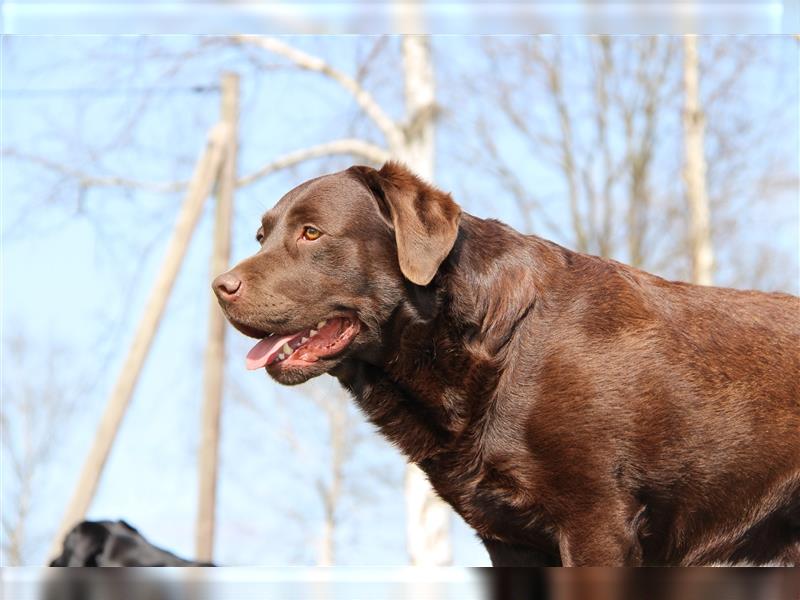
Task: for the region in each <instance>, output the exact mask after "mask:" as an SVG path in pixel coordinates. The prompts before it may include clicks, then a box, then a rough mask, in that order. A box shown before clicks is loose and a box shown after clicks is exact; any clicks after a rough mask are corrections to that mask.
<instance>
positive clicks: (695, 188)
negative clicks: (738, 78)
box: [683, 35, 714, 285]
mask: <svg viewBox="0 0 800 600" xmlns="http://www.w3.org/2000/svg"><path fill="white" fill-rule="evenodd" d="M683 52H684V57H683V81H684V92H685V107H684V111H683V131H684V144H685V147H686V151H685V159H686V164H685V167H684V180H685V182H686V200H687V203H688V205H689V229H690V232H689V238H690V241H691V259H692V281H693V282H694V283H698V284H700V285H711V283H712V281H713V273H714V251H713V248H712V244H711V215H710V210H709V203H708V190H707V187H706V158H705V144H704V140H705V115H704V114H703V108H702V106H701V105H700V66H699V59H698V55H697V36H696V35H686V36H684V38H683Z"/></svg>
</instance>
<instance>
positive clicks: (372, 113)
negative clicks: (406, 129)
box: [229, 34, 403, 148]
mask: <svg viewBox="0 0 800 600" xmlns="http://www.w3.org/2000/svg"><path fill="white" fill-rule="evenodd" d="M229 39H230V40H231V41H233V42H234V43H236V44H251V45H255V46H258V47H260V48H263V49H264V50H267V51H268V52H273V53H275V54H279V55H280V56H283V57H285V58H287V59H289V60H290V61H292V62H293V63H294V64H295V65H297V66H298V67H300V68H301V69H305V70H307V71H314V72H317V73H322V74H323V75H325V76H327V77H329V78H330V79H333V80H334V81H336V82H337V83H338V84H339V85H340V86H342V87H343V88H344V89H345V90H346V91H347V92H349V93H350V95H352V96H353V98H354V99H355V101H356V102H357V103H358V105H359V106H360V107H361V108H362V109H363V111H364V112H365V113H366V114H367V115H368V116H369V117H370V118H371V119H372V120H373V121H374V122H375V124H376V125H377V126H378V128H379V129H380V130H381V131H382V132H383V134H384V135H385V136H386V141H387V142H388V143H389V146H390V147H392V148H396V147H399V146H400V144H401V143H402V139H403V133H402V131H401V129H400V127H398V125H397V124H396V123H395V122H394V121H393V120H392V119H391V117H389V115H387V114H386V113H385V112H384V111H383V109H382V108H381V107H380V105H379V104H378V102H377V101H376V100H375V98H374V97H373V96H372V94H370V93H369V92H368V91H367V90H365V89H364V88H363V87H362V86H361V84H359V83H358V82H357V81H356V80H355V79H353V78H352V77H350V76H349V75H347V74H346V73H343V72H341V71H339V70H338V69H334V68H333V67H332V66H331V65H329V64H328V63H327V62H325V61H324V60H322V59H321V58H319V57H317V56H312V55H311V54H306V53H305V52H303V51H302V50H298V49H297V48H294V47H292V46H290V45H288V44H285V43H283V42H282V41H280V40H278V39H276V38H273V37H263V36H258V35H248V34H241V35H234V36H231V37H230V38H229Z"/></svg>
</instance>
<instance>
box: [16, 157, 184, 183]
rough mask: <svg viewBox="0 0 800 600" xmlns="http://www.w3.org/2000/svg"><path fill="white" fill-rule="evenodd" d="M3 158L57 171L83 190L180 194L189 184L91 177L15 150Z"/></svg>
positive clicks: (62, 165)
mask: <svg viewBox="0 0 800 600" xmlns="http://www.w3.org/2000/svg"><path fill="white" fill-rule="evenodd" d="M3 157H4V158H6V157H7V158H15V159H18V160H23V161H27V162H31V163H33V164H36V165H39V166H41V167H44V168H45V169H47V170H49V171H55V172H56V173H60V174H61V175H64V176H66V177H69V178H70V179H74V180H76V181H77V183H78V185H79V186H80V187H82V188H90V187H124V188H131V189H139V190H144V191H148V192H157V193H162V194H171V193H175V192H180V191H181V190H182V189H184V188H185V187H186V186H187V184H188V182H187V181H170V182H164V183H159V182H150V181H137V180H135V179H128V178H126V177H117V176H109V177H99V176H95V175H89V174H88V173H85V172H83V171H80V170H78V169H74V168H72V167H69V166H67V165H64V164H61V163H58V162H55V161H52V160H49V159H47V158H44V157H42V156H36V155H34V154H27V153H25V152H19V151H17V150H14V149H13V148H5V149H3Z"/></svg>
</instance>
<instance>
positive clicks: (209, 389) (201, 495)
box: [195, 73, 239, 562]
mask: <svg viewBox="0 0 800 600" xmlns="http://www.w3.org/2000/svg"><path fill="white" fill-rule="evenodd" d="M221 113H222V114H221V118H222V122H223V123H224V124H225V125H227V131H228V136H229V137H228V139H227V140H226V144H225V156H224V158H223V161H222V166H221V168H220V172H219V179H218V181H217V193H216V214H215V224H214V247H213V249H212V253H211V275H212V276H216V275H219V274H220V273H222V272H223V271H225V270H226V269H227V268H228V263H229V261H230V247H231V221H232V216H233V195H234V192H235V186H236V155H237V150H238V148H237V147H238V133H237V130H238V121H239V76H238V75H236V74H235V73H225V74H224V75H223V76H222V106H221ZM204 373H205V375H204V382H203V387H204V395H203V413H202V417H201V419H202V420H201V425H200V448H199V465H198V479H199V483H198V485H199V489H198V500H197V525H196V547H195V551H196V555H197V559H198V560H201V561H206V562H208V561H211V560H212V555H213V552H214V526H215V518H216V505H217V471H218V468H217V466H218V463H219V432H220V409H221V404H222V388H223V379H224V374H225V319H224V317H223V314H222V311H221V310H220V307H219V305H218V304H217V300H216V298H214V297H213V295H212V297H211V306H210V309H209V313H208V341H207V343H206V355H205V368H204Z"/></svg>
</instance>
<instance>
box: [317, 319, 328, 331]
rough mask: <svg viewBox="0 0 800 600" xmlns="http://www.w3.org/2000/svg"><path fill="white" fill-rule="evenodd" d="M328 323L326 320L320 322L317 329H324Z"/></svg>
mask: <svg viewBox="0 0 800 600" xmlns="http://www.w3.org/2000/svg"><path fill="white" fill-rule="evenodd" d="M327 322H328V321H327V319H326V320H325V321H320V322H319V323H317V329H322V328H323V327H325V323H327Z"/></svg>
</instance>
